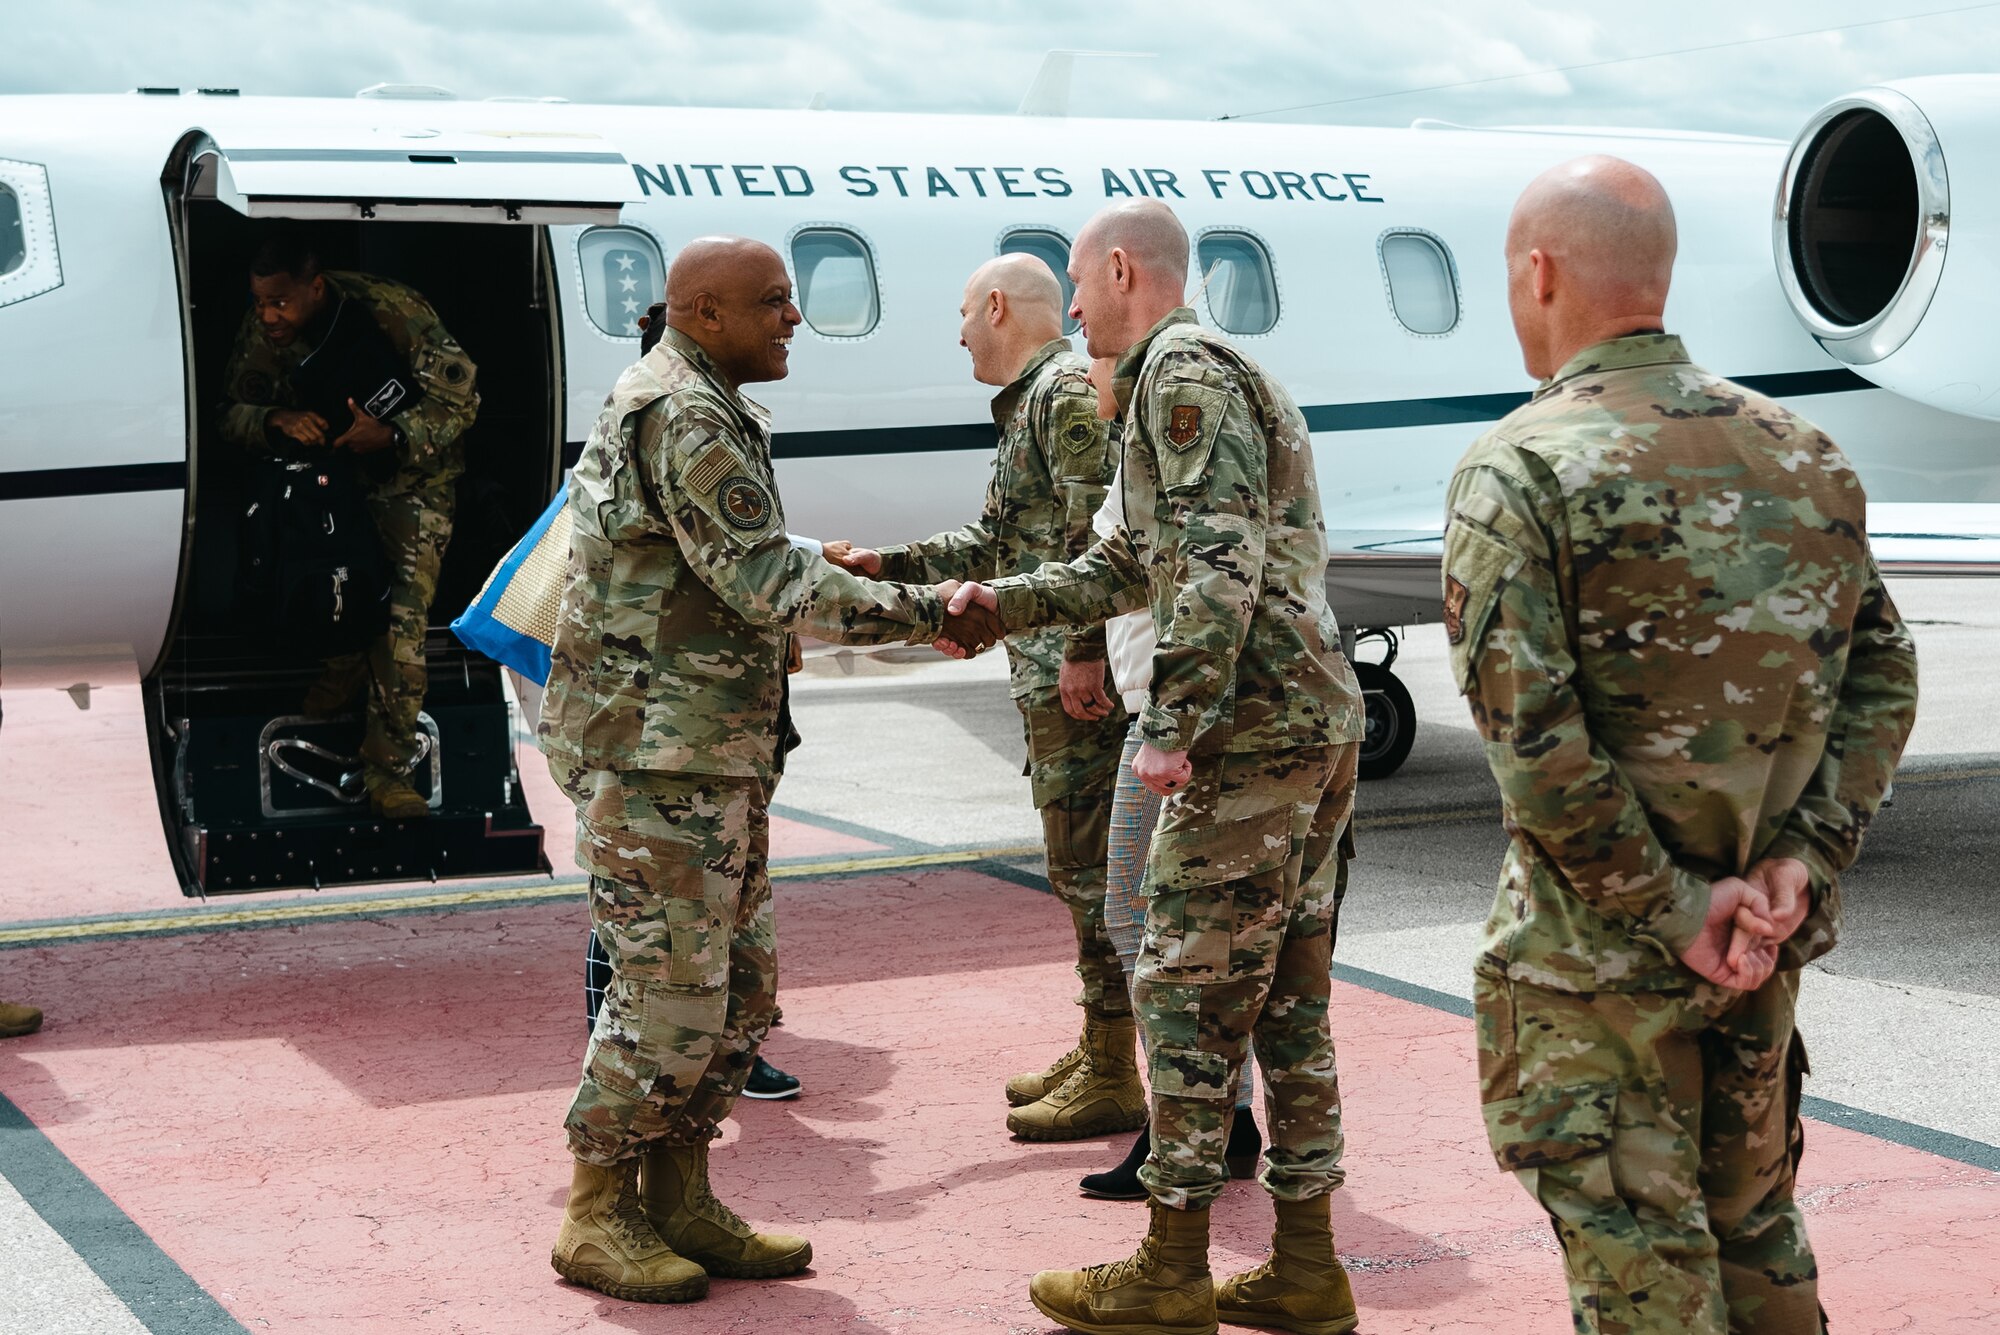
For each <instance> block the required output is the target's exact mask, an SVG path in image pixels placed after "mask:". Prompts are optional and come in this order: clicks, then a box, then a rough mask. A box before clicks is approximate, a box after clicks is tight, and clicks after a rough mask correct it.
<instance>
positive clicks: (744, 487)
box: [715, 473, 771, 533]
mask: <svg viewBox="0 0 2000 1335" xmlns="http://www.w3.org/2000/svg"><path fill="white" fill-rule="evenodd" d="M715 499H716V502H717V508H719V509H720V510H721V511H722V517H723V519H725V520H727V521H728V522H729V524H730V525H731V526H732V527H734V528H738V529H741V530H742V531H744V532H745V533H753V532H755V531H756V530H758V529H760V528H762V527H764V525H765V524H766V523H767V522H768V521H769V520H770V518H771V495H770V493H769V492H767V491H765V490H764V486H763V484H762V483H760V482H758V481H757V479H755V478H753V477H749V476H747V475H745V474H742V473H738V474H737V475H736V476H734V477H732V478H729V479H728V480H726V481H725V482H723V484H722V486H721V487H720V488H719V489H717V491H716V493H715Z"/></svg>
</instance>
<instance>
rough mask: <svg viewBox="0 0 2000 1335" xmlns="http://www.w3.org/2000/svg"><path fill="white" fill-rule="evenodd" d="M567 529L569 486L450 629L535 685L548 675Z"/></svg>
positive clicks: (565, 564)
mask: <svg viewBox="0 0 2000 1335" xmlns="http://www.w3.org/2000/svg"><path fill="white" fill-rule="evenodd" d="M569 530H570V518H569V492H568V489H567V488H564V489H563V490H561V491H558V492H557V493H556V498H555V499H554V500H553V501H550V502H549V508H548V509H546V510H544V511H542V514H541V518H539V519H537V520H536V521H535V522H534V525H533V526H532V527H531V528H529V530H528V531H527V532H526V533H525V534H523V535H522V537H521V540H520V541H519V542H517V543H515V544H514V546H513V549H512V550H511V551H509V552H508V553H507V555H506V556H505V557H503V558H502V559H501V561H500V564H499V565H497V566H495V567H494V568H493V573H492V574H491V575H488V576H487V577H486V584H485V586H484V587H483V588H481V589H480V590H479V596H478V597H477V598H474V599H473V600H472V606H470V607H468V608H466V609H465V611H464V612H463V613H462V614H461V615H460V616H459V618H458V619H457V620H456V621H454V622H452V623H451V629H452V633H453V634H455V635H457V636H458V638H459V640H460V641H461V642H462V643H464V644H465V645H466V646H467V647H469V648H472V649H477V650H478V651H479V652H480V653H482V654H485V655H486V656H487V657H488V658H491V659H493V660H494V661H495V662H497V663H500V664H502V665H504V666H506V667H510V668H512V669H514V671H516V672H518V673H520V674H521V675H522V676H524V677H526V678H527V679H528V680H530V681H532V682H534V683H536V684H537V685H547V684H548V680H549V649H550V646H551V645H553V644H554V643H555V638H556V621H557V619H558V617H560V615H561V613H562V591H563V580H564V578H565V573H566V571H567V570H568V568H569Z"/></svg>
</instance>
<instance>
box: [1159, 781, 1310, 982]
mask: <svg viewBox="0 0 2000 1335" xmlns="http://www.w3.org/2000/svg"><path fill="white" fill-rule="evenodd" d="M1292 818H1293V808H1291V807H1289V806H1281V807H1274V808H1272V809H1271V810H1269V811H1262V812H1258V813H1257V814H1256V815H1253V816H1245V817H1242V818H1241V819H1239V820H1230V821H1218V822H1215V823H1212V824H1207V825H1197V826H1193V827H1190V828H1187V829H1180V830H1170V831H1164V832H1160V831H1156V832H1155V833H1154V835H1153V847H1152V853H1151V856H1150V857H1149V858H1148V859H1147V867H1146V871H1147V884H1148V886H1149V888H1150V890H1151V894H1152V900H1151V902H1150V903H1149V904H1148V905H1147V908H1146V936H1147V939H1148V942H1149V943H1150V944H1152V945H1153V947H1154V951H1153V953H1154V955H1155V956H1156V963H1155V969H1154V973H1155V976H1156V977H1159V978H1161V979H1162V980H1166V981H1174V982H1207V981H1211V980H1214V979H1217V978H1224V977H1227V976H1228V975H1229V968H1230V959H1231V955H1232V953H1233V949H1234V946H1235V936H1236V923H1237V903H1236V895H1235V892H1234V891H1233V890H1232V889H1231V888H1230V887H1231V884H1232V883H1233V882H1238V881H1245V880H1248V879H1250V878H1251V877H1254V876H1260V875H1264V874H1266V873H1269V872H1272V871H1275V870H1277V869H1278V868H1280V867H1282V866H1284V865H1285V863H1286V862H1287V861H1289V860H1290V858H1291V855H1292Z"/></svg>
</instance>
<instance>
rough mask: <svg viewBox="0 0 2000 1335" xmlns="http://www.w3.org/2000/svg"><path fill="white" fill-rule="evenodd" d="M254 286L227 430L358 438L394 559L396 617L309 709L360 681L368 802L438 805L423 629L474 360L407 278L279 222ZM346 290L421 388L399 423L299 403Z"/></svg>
mask: <svg viewBox="0 0 2000 1335" xmlns="http://www.w3.org/2000/svg"><path fill="white" fill-rule="evenodd" d="M250 295H251V306H250V313H249V314H248V315H246V316H245V317H244V319H243V327H242V329H241V330H239V331H238V332H237V335H236V346H235V348H234V349H233V350H232V351H231V352H230V354H229V364H228V368H227V369H226V370H225V371H224V373H223V393H224V395H225V397H226V398H227V400H228V402H227V404H226V406H225V407H224V408H223V411H222V417H221V431H222V437H223V439H225V440H227V441H230V442H232V443H233V444H236V445H240V446H242V447H244V448H245V449H251V450H265V449H278V450H282V451H284V452H285V453H296V452H298V451H300V450H307V451H311V450H328V449H334V450H351V451H353V452H354V453H355V454H356V455H359V456H362V457H364V458H367V459H369V460H371V461H374V460H380V461H381V462H380V463H379V464H377V465H376V466H375V469H374V471H373V472H372V473H371V476H372V477H374V478H376V479H378V480H376V481H374V482H373V484H372V485H371V486H370V488H369V494H368V502H369V509H370V510H371V511H372V512H373V514H374V517H375V527H376V530H377V532H378V533H379V534H380V535H381V539H382V553H383V555H384V556H385V557H386V558H387V559H388V561H389V564H390V566H391V567H392V571H393V573H392V575H391V578H390V584H389V625H388V627H387V629H385V630H384V631H383V632H382V634H381V635H380V636H378V637H377V638H376V640H375V642H374V644H372V645H371V646H369V648H368V649H367V650H365V651H363V652H360V653H352V654H343V655H341V656H340V657H337V658H334V659H332V660H330V661H329V662H328V663H327V665H326V669H325V671H324V672H323V673H322V674H321V676H320V678H319V680H318V681H317V682H315V683H314V684H313V685H312V687H311V689H309V690H308V691H307V692H306V697H305V702H304V704H303V705H302V707H301V708H302V710H303V712H304V713H306V714H308V715H311V716H313V717H324V716H326V715H329V714H336V713H339V712H340V711H341V710H342V709H345V708H346V707H347V705H348V704H349V702H350V701H352V700H353V698H354V696H355V694H356V692H358V691H360V690H361V689H362V688H363V687H364V686H366V688H367V691H368V704H367V718H368V722H367V729H366V732H365V734H364V735H363V738H362V743H361V759H362V763H363V767H364V768H363V777H364V779H365V781H366V783H367V786H368V801H369V805H370V806H371V807H373V808H374V810H375V812H376V814H377V815H380V816H385V817H387V818H389V819H390V820H414V819H419V818H421V817H424V816H428V815H429V814H430V804H429V803H428V802H427V801H426V800H425V799H424V797H423V795H422V794H420V793H418V792H417V790H416V789H415V788H414V787H412V786H411V783H410V770H411V768H412V766H413V765H415V763H416V762H417V760H418V759H419V754H418V740H417V716H418V715H419V714H420V713H422V712H423V707H424V688H425V686H426V685H427V684H428V675H427V673H428V669H427V668H426V666H425V661H424V637H425V635H426V634H427V633H428V631H429V629H430V612H431V599H432V598H434V597H435V596H436V595H437V581H438V570H439V568H440V567H441V566H442V565H443V564H444V549H445V545H446V544H447V543H448V542H450V541H451V520H452V506H453V499H454V492H453V488H454V484H455V483H456V482H457V481H458V477H459V474H461V473H463V472H464V471H465V454H464V450H463V448H462V447H461V444H460V438H461V437H463V436H464V434H465V429H466V428H467V427H469V426H471V425H472V420H473V418H474V417H475V416H476V415H477V414H478V412H479V393H478V391H477V390H476V389H475V388H474V385H473V382H474V380H475V378H476V375H477V370H476V368H475V367H474V366H473V364H472V359H471V358H469V357H467V356H466V355H465V349H463V348H461V347H459V345H458V340H457V339H455V338H453V337H452V336H451V334H450V332H449V331H448V330H446V329H445V327H444V324H443V322H442V321H440V320H439V319H438V316H437V312H436V311H435V310H433V309H432V308H431V304H430V303H429V302H428V301H426V300H424V298H423V297H422V296H421V295H420V294H418V293H417V292H416V291H415V290H414V289H413V288H410V287H406V286H405V285H403V284H402V283H398V282H395V281H393V280H391V279H387V278H377V277H375V276H373V275H370V274H362V273H343V272H336V271H331V270H326V271H323V270H322V269H321V268H320V262H319V257H318V256H317V255H315V254H314V253H313V252H312V250H311V249H310V248H309V247H308V246H307V245H306V244H305V242H304V240H303V239H302V238H300V237H299V236H297V235H296V234H294V233H290V232H279V233H276V234H274V235H273V236H272V237H271V238H270V239H269V240H267V241H266V242H265V243H264V244H263V246H262V247H261V248H259V250H258V251H257V253H256V255H255V256H254V257H253V258H252V259H251V261H250ZM350 302H351V303H354V304H356V305H358V306H360V307H362V308H363V309H365V310H366V312H367V313H368V315H369V316H371V317H372V318H373V321H374V324H375V326H376V327H377V328H379V329H380V330H381V332H382V334H383V335H384V336H385V337H386V338H387V339H388V341H389V345H390V347H391V348H393V349H394V351H395V353H396V354H397V355H399V356H400V357H401V358H402V359H403V360H404V362H405V363H406V364H407V365H408V367H409V370H410V373H411V374H412V375H413V376H414V377H415V378H416V380H417V381H418V382H419V383H420V384H421V386H422V388H423V397H422V398H420V399H419V400H418V401H417V402H416V403H415V404H413V405H412V406H411V407H410V408H409V409H408V410H407V411H405V412H403V413H400V414H398V415H397V416H396V419H395V421H394V422H386V421H380V420H378V419H376V418H374V417H371V416H370V415H369V414H368V412H367V410H366V409H365V408H363V407H361V406H359V405H357V404H355V403H354V401H353V400H351V399H350V400H349V401H348V408H349V410H350V411H351V413H352V415H353V425H352V426H350V427H348V428H347V429H346V430H344V431H342V432H340V433H339V434H337V435H336V434H334V433H333V431H332V428H331V427H330V425H329V424H328V421H327V418H326V416H325V415H324V414H322V413H320V412H317V411H313V410H312V409H310V408H307V407H305V406H302V405H301V403H300V399H299V394H298V386H297V383H296V382H297V378H298V371H299V367H300V365H301V364H302V363H303V362H304V361H305V359H306V357H307V356H308V355H310V354H311V353H312V351H313V349H314V347H315V346H316V345H317V344H318V343H319V341H320V340H321V339H322V338H323V337H324V336H325V334H326V332H327V331H328V329H329V328H330V327H331V326H332V323H333V320H334V318H335V316H336V315H337V314H338V313H339V310H340V308H341V306H342V305H343V304H344V303H350Z"/></svg>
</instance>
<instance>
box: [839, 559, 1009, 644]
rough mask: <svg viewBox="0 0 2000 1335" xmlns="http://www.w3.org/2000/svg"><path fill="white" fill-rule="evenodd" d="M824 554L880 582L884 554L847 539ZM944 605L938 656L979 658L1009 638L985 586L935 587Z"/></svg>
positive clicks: (951, 582)
mask: <svg viewBox="0 0 2000 1335" xmlns="http://www.w3.org/2000/svg"><path fill="white" fill-rule="evenodd" d="M822 554H823V555H824V556H825V557H826V559H827V560H829V561H831V562H833V563H834V564H835V565H837V566H841V567H843V568H844V569H847V570H851V571H853V572H854V573H855V574H857V575H867V576H869V577H870V578H878V577H880V575H881V574H882V554H881V553H880V552H877V551H876V550H874V549H873V548H871V547H856V546H855V545H854V544H853V543H851V542H849V541H847V540H846V539H844V538H843V539H839V540H837V541H834V542H828V543H825V544H823V546H822ZM933 587H934V588H935V590H936V593H937V596H938V598H939V600H940V601H942V602H943V603H944V604H945V618H944V630H943V631H942V632H941V633H940V634H939V635H938V638H937V640H936V641H935V643H936V645H937V648H938V652H940V653H942V654H944V655H945V656H946V657H947V658H976V657H978V656H979V655H980V654H981V653H983V652H985V651H986V650H987V649H990V648H992V647H993V646H994V645H995V644H997V643H998V642H999V641H1001V640H1003V639H1005V638H1006V636H1007V626H1006V623H1005V622H1003V621H1002V620H1001V619H1000V602H999V599H998V598H996V597H994V594H993V590H992V589H990V588H988V587H987V586H986V585H984V584H978V583H967V582H965V581H963V580H956V579H948V580H945V581H944V582H942V583H940V584H937V585H935V586H933Z"/></svg>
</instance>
